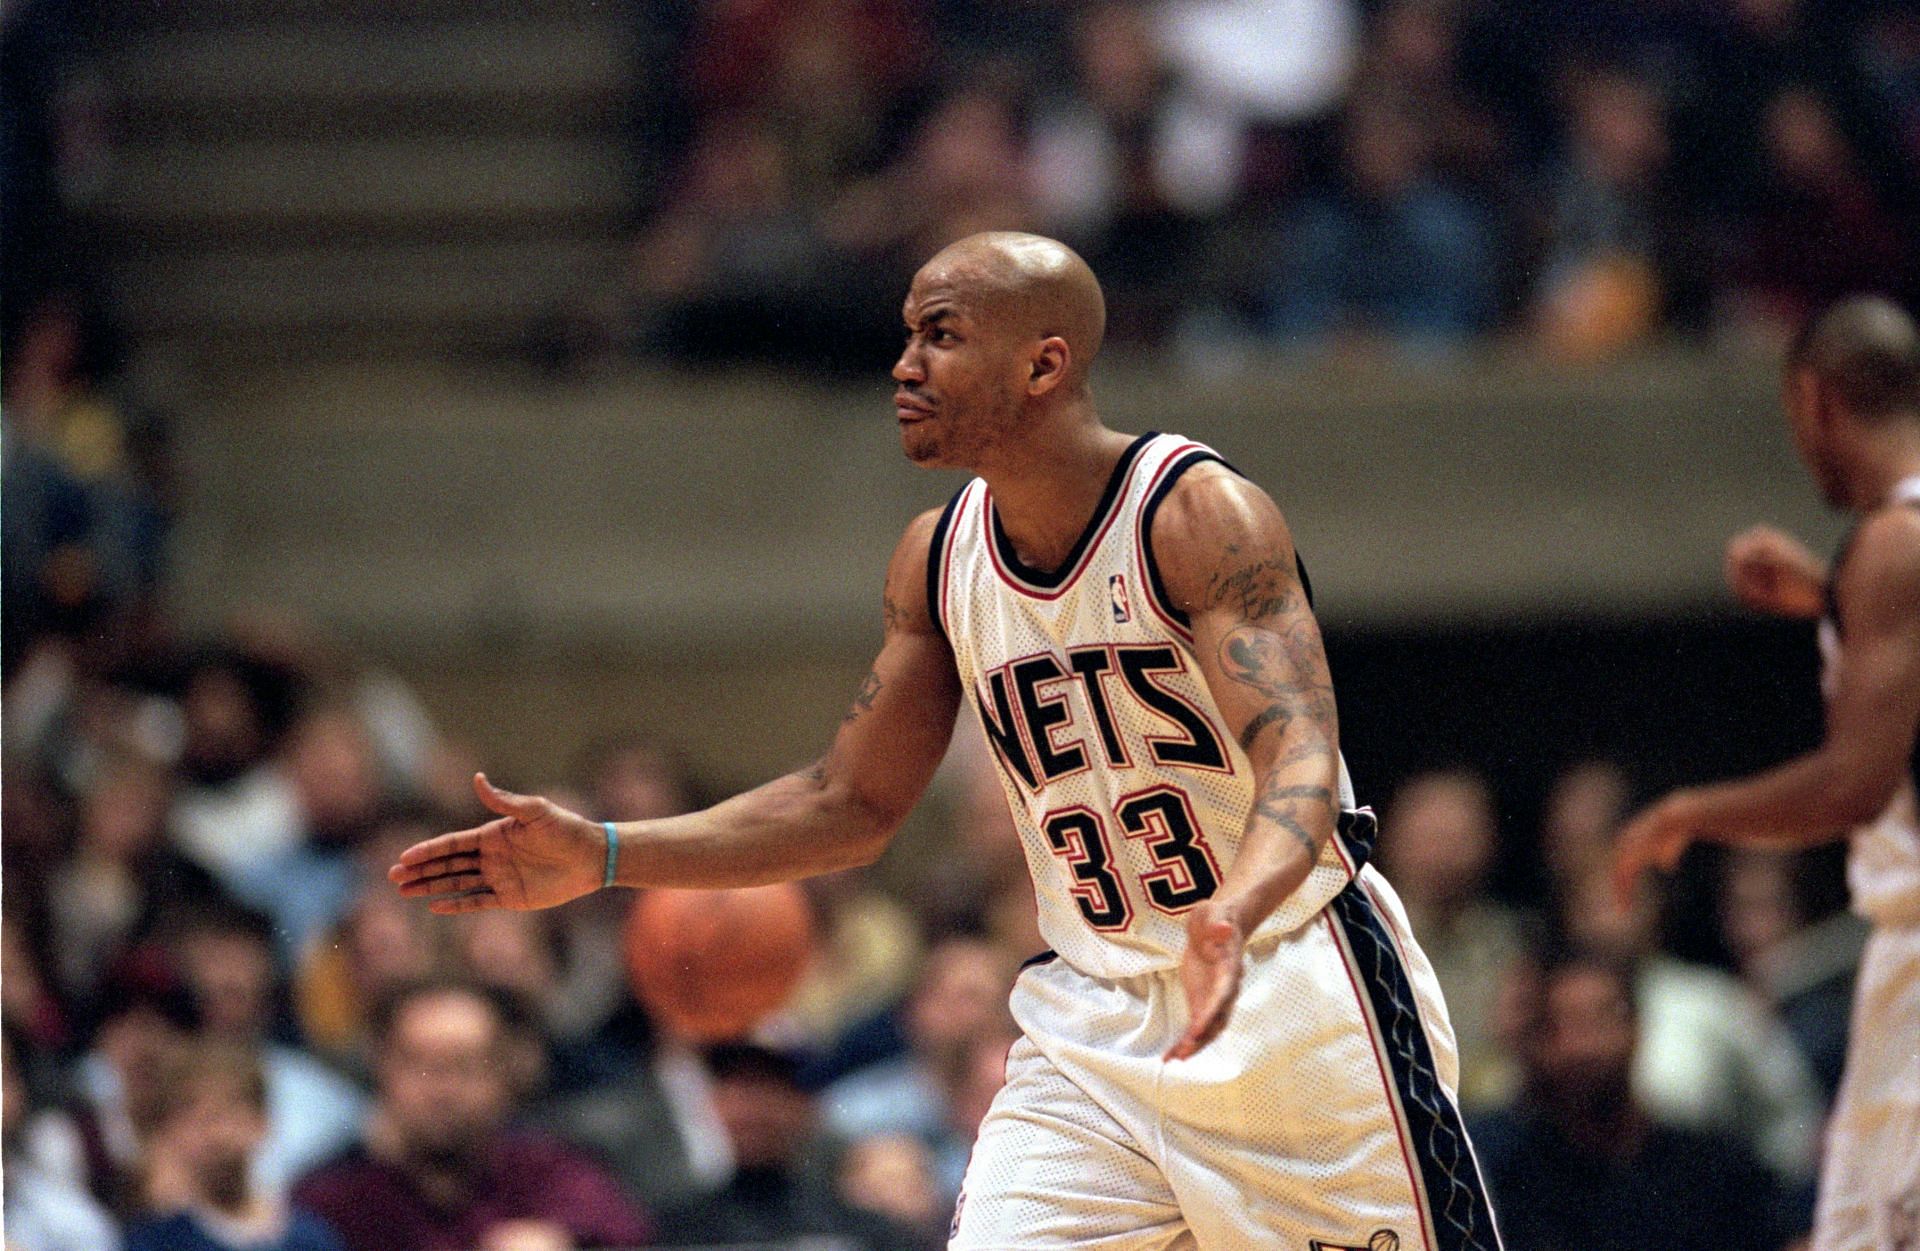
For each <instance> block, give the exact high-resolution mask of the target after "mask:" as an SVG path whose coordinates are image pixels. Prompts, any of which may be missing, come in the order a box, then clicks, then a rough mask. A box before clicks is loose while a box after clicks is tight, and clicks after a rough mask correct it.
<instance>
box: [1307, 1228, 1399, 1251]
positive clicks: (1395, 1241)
mask: <svg viewBox="0 0 1920 1251" xmlns="http://www.w3.org/2000/svg"><path fill="white" fill-rule="evenodd" d="M1307 1246H1308V1247H1310V1248H1312V1251H1400V1235H1399V1234H1397V1233H1395V1232H1394V1231H1393V1230H1391V1229H1376V1230H1374V1231H1373V1237H1371V1238H1369V1239H1367V1241H1366V1243H1365V1244H1364V1245H1362V1246H1350V1245H1348V1244H1347V1243H1343V1242H1323V1241H1321V1240H1320V1239H1318V1238H1313V1239H1309V1240H1308V1242H1307Z"/></svg>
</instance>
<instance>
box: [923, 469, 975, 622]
mask: <svg viewBox="0 0 1920 1251" xmlns="http://www.w3.org/2000/svg"><path fill="white" fill-rule="evenodd" d="M972 485H973V484H972V483H971V482H969V483H968V484H967V486H972ZM967 486H963V487H961V488H960V489H959V490H958V491H955V492H954V493H953V498H952V499H950V500H948V501H947V506H946V507H945V508H943V509H941V510H940V520H939V521H937V522H935V523H934V527H933V539H932V541H931V542H929V543H928V544H927V617H928V619H929V620H931V621H932V622H933V628H934V629H935V630H937V631H939V633H940V637H941V638H942V639H945V640H946V642H947V644H948V645H949V646H951V645H952V643H953V640H952V639H950V638H947V621H946V616H945V614H944V613H942V612H941V601H942V600H943V599H944V598H945V596H944V595H943V594H942V592H943V591H944V590H945V587H946V574H947V556H948V551H947V540H948V538H949V537H950V536H951V534H952V532H953V515H954V513H956V512H958V511H959V509H960V500H961V497H963V496H964V495H966V493H967Z"/></svg>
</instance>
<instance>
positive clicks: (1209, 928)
mask: <svg viewBox="0 0 1920 1251" xmlns="http://www.w3.org/2000/svg"><path fill="white" fill-rule="evenodd" d="M1245 949H1246V935H1244V934H1242V933H1241V932H1240V923H1239V922H1238V921H1237V920H1235V919H1234V917H1233V915H1232V914H1231V913H1229V912H1228V911H1227V910H1226V909H1224V908H1222V907H1221V906H1220V905H1219V904H1217V903H1215V902H1214V901H1213V900H1211V899H1209V900H1206V901H1204V902H1202V903H1200V904H1198V905H1196V906H1195V908H1194V909H1193V911H1192V912H1189V913H1188V914H1187V950H1186V954H1185V955H1183V956H1182V957H1181V958H1180V986H1181V989H1182V990H1184V991H1185V992H1186V995H1187V1029H1186V1032H1185V1033H1184V1034H1182V1035H1180V1039H1179V1041H1178V1042H1176V1043H1174V1044H1173V1046H1171V1047H1169V1048H1167V1053H1166V1056H1165V1057H1164V1058H1165V1059H1168V1060H1185V1059H1187V1058H1188V1057H1189V1056H1191V1055H1193V1054H1194V1053H1195V1052H1197V1051H1199V1050H1200V1048H1202V1047H1204V1046H1206V1045H1207V1044H1208V1043H1210V1042H1212V1041H1213V1040H1214V1039H1215V1038H1216V1037H1218V1036H1219V1033H1220V1031H1221V1030H1222V1029H1224V1028H1226V1024H1227V1018H1228V1017H1229V1016H1231V1015H1232V1014H1233V1002H1234V1000H1235V999H1237V998H1239V997H1240V965H1241V958H1242V956H1243V955H1244V953H1245Z"/></svg>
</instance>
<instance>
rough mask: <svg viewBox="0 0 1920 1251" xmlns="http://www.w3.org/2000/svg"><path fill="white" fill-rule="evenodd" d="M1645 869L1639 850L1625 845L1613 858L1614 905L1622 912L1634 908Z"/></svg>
mask: <svg viewBox="0 0 1920 1251" xmlns="http://www.w3.org/2000/svg"><path fill="white" fill-rule="evenodd" d="M1642 867H1643V865H1642V861H1641V858H1640V854H1639V849H1638V848H1637V847H1634V846H1631V845H1623V846H1622V847H1621V848H1620V850H1619V852H1618V853H1617V854H1616V855H1615V856H1614V858H1613V903H1614V906H1615V907H1616V908H1619V909H1620V910H1621V911H1623V912H1624V911H1625V910H1626V909H1628V908H1630V907H1632V906H1633V897H1634V894H1635V891H1636V889H1637V887H1638V883H1639V881H1640V870H1641V868H1642Z"/></svg>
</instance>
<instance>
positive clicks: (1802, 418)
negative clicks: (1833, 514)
mask: <svg viewBox="0 0 1920 1251" xmlns="http://www.w3.org/2000/svg"><path fill="white" fill-rule="evenodd" d="M1780 400H1781V405H1782V407H1784V408H1785V409H1786V410H1787V425H1788V427H1789V428H1790V429H1791V430H1792V431H1793V448H1794V451H1796V452H1798V453H1799V454H1800V459H1801V461H1802V462H1803V463H1804V464H1805V465H1806V467H1807V471H1808V472H1809V473H1811V474H1812V475H1813V482H1814V485H1815V486H1817V487H1818V488H1819V489H1820V495H1821V497H1822V498H1823V499H1825V500H1826V501H1827V503H1828V504H1830V505H1832V506H1833V507H1835V508H1844V507H1846V503H1847V496H1846V489H1845V488H1846V484H1845V482H1844V481H1843V479H1842V477H1841V474H1840V469H1839V466H1838V465H1837V464H1836V463H1835V459H1834V455H1833V451H1832V448H1831V446H1830V443H1831V440H1830V438H1829V431H1828V430H1827V428H1826V426H1825V423H1823V422H1822V421H1821V420H1820V383H1819V380H1818V379H1817V378H1815V377H1814V376H1813V374H1812V373H1810V372H1808V371H1807V370H1804V369H1795V370H1789V371H1788V373H1787V376H1786V379H1785V381H1784V383H1783V385H1782V387H1781V396H1780Z"/></svg>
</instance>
